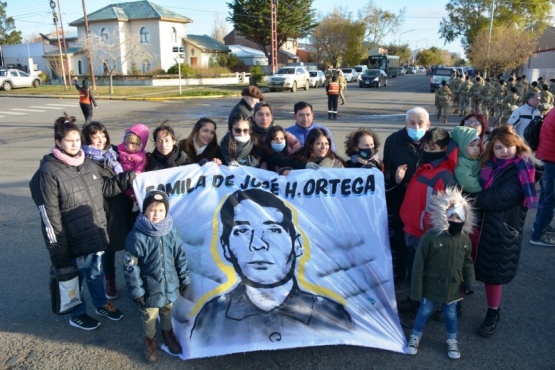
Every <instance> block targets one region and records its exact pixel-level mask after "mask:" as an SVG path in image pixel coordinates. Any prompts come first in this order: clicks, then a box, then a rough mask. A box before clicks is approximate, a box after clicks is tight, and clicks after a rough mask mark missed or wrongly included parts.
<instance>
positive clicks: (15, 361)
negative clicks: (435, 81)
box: [0, 75, 555, 369]
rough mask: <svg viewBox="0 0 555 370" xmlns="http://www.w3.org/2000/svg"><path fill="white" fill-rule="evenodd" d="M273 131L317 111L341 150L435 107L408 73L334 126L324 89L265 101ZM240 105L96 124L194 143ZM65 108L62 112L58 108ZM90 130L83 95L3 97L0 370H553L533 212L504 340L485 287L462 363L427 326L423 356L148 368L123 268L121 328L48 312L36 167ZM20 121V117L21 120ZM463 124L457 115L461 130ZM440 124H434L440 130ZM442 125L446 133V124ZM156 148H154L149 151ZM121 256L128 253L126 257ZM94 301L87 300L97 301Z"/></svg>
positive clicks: (549, 266)
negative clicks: (136, 126)
mask: <svg viewBox="0 0 555 370" xmlns="http://www.w3.org/2000/svg"><path fill="white" fill-rule="evenodd" d="M266 99H267V100H268V101H269V102H270V103H271V104H273V106H274V109H275V116H276V122H277V123H278V124H281V125H283V126H289V125H290V124H291V123H292V108H293V104H294V103H295V102H297V101H299V100H306V101H308V102H311V103H313V104H314V107H315V112H316V121H317V122H320V123H322V124H324V125H327V126H328V127H330V129H331V130H332V132H333V135H334V141H335V142H336V144H337V146H338V152H340V153H342V152H343V140H344V137H345V135H346V134H347V133H348V132H350V131H351V130H353V129H355V128H357V127H361V126H363V127H369V128H372V129H373V130H376V131H377V132H378V133H379V135H380V137H381V138H382V142H383V141H384V140H385V138H386V137H387V135H388V134H389V133H391V132H392V131H394V130H397V129H398V128H400V127H402V125H403V121H404V116H403V114H404V112H405V111H406V110H407V109H409V108H410V107H412V106H415V105H421V106H424V107H426V108H428V109H432V108H433V95H432V94H430V92H429V86H428V80H427V77H425V76H421V75H415V76H402V77H398V78H396V79H391V80H390V81H389V86H387V87H384V88H381V89H379V90H378V89H359V87H358V86H357V85H356V84H350V85H349V89H348V91H347V105H345V106H339V108H340V110H339V117H338V119H337V120H336V121H328V120H327V113H326V111H327V107H326V96H325V92H324V90H323V89H322V88H320V89H311V90H309V91H308V92H306V91H298V92H296V93H295V94H293V93H290V92H279V93H268V94H266ZM237 101H238V98H226V99H189V100H180V101H159V102H148V101H145V102H131V101H112V100H99V108H98V109H97V110H95V111H94V118H95V119H96V120H99V121H101V122H103V123H104V124H106V125H107V127H108V128H109V131H110V134H111V137H112V141H113V142H114V143H119V142H120V140H121V138H122V133H123V130H124V128H125V127H128V126H130V125H131V124H133V123H137V122H144V123H146V124H147V125H148V126H149V127H151V128H153V127H154V126H155V124H157V123H160V122H162V121H164V120H169V122H170V123H171V124H172V125H173V126H174V127H175V129H176V131H177V132H178V134H179V135H180V136H181V137H186V136H187V135H188V133H189V131H190V129H191V127H192V125H193V124H194V122H195V121H196V120H197V119H198V118H199V117H202V116H209V117H214V118H215V119H216V121H217V122H218V123H219V125H220V128H219V129H218V134H219V136H220V137H222V136H223V135H224V133H225V129H226V127H227V115H228V112H229V111H230V110H231V108H232V107H233V105H234V104H235V103H236V102H237ZM56 104H57V105H56ZM64 110H65V111H67V112H68V113H69V114H72V115H75V116H76V117H78V119H79V121H80V122H82V118H81V117H82V115H81V112H80V110H79V106H78V103H77V98H75V100H68V99H46V98H32V99H31V98H5V97H2V95H1V94H0V116H1V117H0V155H1V158H2V159H3V165H2V167H1V169H0V184H1V188H0V205H1V209H2V212H1V213H0V232H1V235H2V238H3V240H4V242H3V243H2V248H1V250H2V253H1V255H0V256H1V258H0V271H1V274H2V284H0V296H1V297H2V301H3V302H4V303H3V304H2V309H1V310H0V336H1V339H0V364H2V368H3V369H6V368H14V369H143V368H145V369H146V368H160V369H162V368H163V369H182V368H194V369H244V368H249V369H301V368H302V369H369V368H372V369H374V368H375V369H385V368H387V369H406V368H413V369H429V368H432V367H433V368H447V369H448V368H464V369H484V368H505V369H522V368H527V369H552V368H553V367H554V365H553V364H554V360H555V355H554V351H553V348H554V346H553V343H555V320H554V319H553V302H555V290H554V289H553V286H555V278H554V276H555V273H554V272H555V271H554V270H555V249H553V248H551V249H549V248H541V247H534V246H530V245H529V244H528V243H527V241H528V240H529V237H530V230H531V222H532V221H533V217H534V215H533V214H532V212H530V214H529V217H528V220H527V224H526V228H525V229H526V232H525V234H524V242H523V248H522V256H521V264H520V268H519V272H518V274H517V277H516V278H515V280H514V281H513V282H512V283H511V284H509V285H507V286H506V287H505V288H504V294H503V302H502V311H501V321H500V324H499V330H498V333H497V334H496V335H495V336H493V337H492V338H490V339H484V338H481V337H479V336H478V335H477V334H476V330H477V327H478V326H479V325H480V323H481V321H482V320H483V317H484V315H485V311H486V307H485V298H484V292H483V286H482V285H481V284H478V285H477V286H476V292H475V294H474V296H472V297H470V298H469V299H468V300H467V301H465V302H464V307H463V311H464V312H463V318H462V319H461V320H460V322H459V338H460V341H461V351H462V357H461V359H460V360H457V361H453V360H450V359H449V358H448V357H447V354H446V350H445V343H444V331H445V329H444V324H442V323H439V322H435V321H430V323H429V325H428V327H427V328H426V332H425V334H424V338H423V340H422V342H421V347H420V351H419V353H418V355H416V356H407V355H401V354H397V353H391V352H387V351H382V350H376V349H371V348H362V347H354V346H327V347H310V348H302V349H293V350H283V351H268V352H252V353H245V354H235V355H229V356H222V357H217V358H208V359H201V360H191V361H187V362H183V361H180V360H178V359H176V358H173V357H171V356H169V355H167V354H165V353H164V354H161V355H160V360H159V362H158V363H157V364H156V365H154V366H147V365H146V364H144V362H143V354H142V338H141V326H140V320H139V317H138V312H137V311H136V308H135V306H134V304H133V303H132V302H131V301H130V300H129V299H128V298H127V297H126V296H125V293H124V279H123V276H122V274H121V271H118V289H119V290H120V292H121V293H122V294H121V296H120V298H119V299H117V300H116V301H115V303H116V305H117V306H118V307H119V308H120V309H121V310H122V311H123V312H124V313H125V318H124V319H123V320H122V321H119V322H107V320H101V321H102V326H101V327H100V328H99V329H98V330H95V331H92V332H84V331H81V330H77V329H75V328H71V327H70V326H69V325H68V324H67V320H68V317H66V316H56V315H54V314H52V313H51V311H50V307H49V293H48V286H47V278H48V269H49V265H50V264H49V259H48V256H47V253H46V251H45V247H44V242H43V239H42V235H41V233H40V220H39V215H38V212H37V210H36V207H35V206H34V204H33V202H32V200H31V198H30V194H29V190H28V182H29V179H30V178H31V176H32V174H33V173H34V171H35V170H36V169H37V167H38V164H39V160H40V158H42V156H43V155H44V154H45V153H47V152H48V151H49V149H50V147H51V146H52V144H53V140H52V139H53V135H52V134H53V132H52V123H53V121H54V119H55V118H56V117H57V116H59V115H60V114H61V113H62V112H63V111H64ZM15 113H18V114H15ZM459 119H460V118H459V117H454V116H453V117H450V120H449V122H450V124H448V125H447V126H450V127H452V126H454V124H455V122H457V121H458V120H459ZM434 125H437V124H436V123H434ZM443 127H446V126H444V125H443ZM149 145H150V146H149V148H152V143H150V144H149ZM119 258H121V256H119ZM89 302H90V301H89Z"/></svg>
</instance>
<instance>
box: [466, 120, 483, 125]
mask: <svg viewBox="0 0 555 370" xmlns="http://www.w3.org/2000/svg"><path fill="white" fill-rule="evenodd" d="M464 125H465V126H479V125H480V122H478V121H471V120H466V121H464Z"/></svg>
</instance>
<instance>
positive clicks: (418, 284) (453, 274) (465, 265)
mask: <svg viewBox="0 0 555 370" xmlns="http://www.w3.org/2000/svg"><path fill="white" fill-rule="evenodd" d="M453 203H461V204H462V205H463V208H464V210H465V216H466V217H465V221H464V226H463V231H462V232H460V233H459V234H457V235H455V236H451V235H450V234H449V232H448V229H449V222H448V220H447V209H448V208H449V206H450V205H451V204H453ZM430 214H431V217H430V220H431V228H430V230H428V231H427V232H426V234H424V236H422V238H421V239H420V242H419V244H418V248H417V250H416V255H415V257H414V265H413V268H412V278H411V293H410V296H411V299H413V300H415V301H420V300H421V299H422V298H426V299H429V300H432V301H436V302H441V303H449V302H453V301H456V300H458V299H460V298H462V292H463V291H472V290H473V286H474V283H475V277H474V266H473V264H472V258H471V251H472V243H471V241H470V238H469V236H468V235H469V234H470V233H471V231H472V226H473V221H474V217H473V215H472V210H471V208H470V205H469V204H468V202H467V201H466V200H465V199H464V198H463V197H462V195H461V193H460V192H459V191H458V190H456V188H450V189H448V190H446V191H445V193H443V194H439V196H436V197H433V198H432V201H431V202H430Z"/></svg>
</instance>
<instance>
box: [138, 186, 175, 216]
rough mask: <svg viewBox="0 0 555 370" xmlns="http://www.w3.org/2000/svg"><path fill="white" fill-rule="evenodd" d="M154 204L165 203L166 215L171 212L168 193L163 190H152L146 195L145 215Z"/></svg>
mask: <svg viewBox="0 0 555 370" xmlns="http://www.w3.org/2000/svg"><path fill="white" fill-rule="evenodd" d="M154 202H159V203H164V206H165V207H166V213H168V212H169V211H170V202H169V200H168V196H167V195H166V193H164V192H163V191H161V190H151V191H150V192H148V193H147V194H146V195H145V199H144V200H143V213H144V212H145V211H146V209H147V208H148V206H150V205H151V204H152V203H154Z"/></svg>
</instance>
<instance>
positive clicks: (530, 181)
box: [480, 156, 538, 208]
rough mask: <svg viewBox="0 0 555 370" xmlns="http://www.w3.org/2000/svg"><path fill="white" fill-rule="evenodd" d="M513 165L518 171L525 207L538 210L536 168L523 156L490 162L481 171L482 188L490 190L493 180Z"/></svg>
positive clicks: (495, 159)
mask: <svg viewBox="0 0 555 370" xmlns="http://www.w3.org/2000/svg"><path fill="white" fill-rule="evenodd" d="M511 165H515V166H516V168H517V170H518V179H519V180H520V185H521V186H522V193H523V194H524V205H525V206H526V207H528V208H536V207H537V205H538V198H537V196H536V187H535V184H534V178H535V176H536V167H535V166H534V163H533V162H532V161H530V160H528V159H526V158H523V157H521V156H518V157H515V158H512V159H498V158H495V157H493V159H492V160H490V161H488V162H487V163H486V164H485V165H484V167H483V168H482V170H481V173H480V183H481V184H482V187H483V188H484V189H485V190H487V189H489V188H490V187H491V184H492V183H493V180H494V179H495V178H496V177H497V176H498V175H499V174H500V173H501V172H503V171H504V170H505V169H506V168H507V167H508V166H511Z"/></svg>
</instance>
